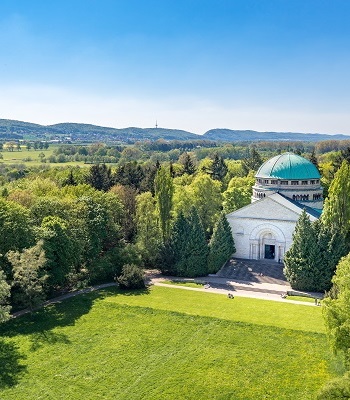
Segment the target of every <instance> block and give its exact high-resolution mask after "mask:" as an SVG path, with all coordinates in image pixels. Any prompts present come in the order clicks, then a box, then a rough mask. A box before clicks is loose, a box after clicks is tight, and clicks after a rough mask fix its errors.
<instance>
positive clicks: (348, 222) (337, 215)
mask: <svg viewBox="0 0 350 400" xmlns="http://www.w3.org/2000/svg"><path fill="white" fill-rule="evenodd" d="M349 193H350V164H349V163H348V162H347V161H343V163H342V165H341V167H340V169H339V170H338V171H337V172H336V174H335V176H334V179H333V181H332V183H331V186H330V188H329V193H328V198H327V199H326V201H325V204H324V209H323V213H322V217H321V218H322V221H323V223H324V224H325V226H327V227H328V228H329V229H331V228H335V229H337V230H339V231H340V233H341V234H342V235H343V236H344V237H345V239H346V242H347V244H348V245H347V250H348V251H349V250H350V246H349V241H350V196H349Z"/></svg>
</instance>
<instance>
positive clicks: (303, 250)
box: [284, 210, 317, 290]
mask: <svg viewBox="0 0 350 400" xmlns="http://www.w3.org/2000/svg"><path fill="white" fill-rule="evenodd" d="M316 252H317V239H316V237H315V234H314V229H313V226H312V224H311V221H310V218H309V216H308V215H307V214H306V212H305V210H304V211H303V212H302V214H301V215H300V218H299V220H298V222H297V224H296V226H295V231H294V233H293V243H292V245H291V247H290V249H289V250H288V251H287V252H286V254H285V255H284V266H285V267H284V274H285V275H286V278H287V280H288V282H289V283H290V284H291V286H292V288H293V289H298V290H315V289H316V285H315V277H316V274H317V270H315V266H314V264H313V262H312V258H313V257H314V255H315V254H316Z"/></svg>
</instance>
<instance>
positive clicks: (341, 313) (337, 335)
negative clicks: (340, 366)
mask: <svg viewBox="0 0 350 400" xmlns="http://www.w3.org/2000/svg"><path fill="white" fill-rule="evenodd" d="M332 282H333V287H332V289H331V291H330V292H329V293H328V296H327V297H326V299H325V300H324V301H323V308H322V309H323V315H324V318H325V323H326V329H327V333H328V335H329V338H330V341H331V344H332V348H333V350H334V351H335V352H337V351H341V352H342V353H343V354H344V360H345V364H346V366H347V368H348V369H349V367H350V253H349V254H348V255H347V256H346V257H344V258H342V259H341V261H340V262H339V264H338V266H337V269H336V273H335V275H334V277H333V279H332Z"/></svg>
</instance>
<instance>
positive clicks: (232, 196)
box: [223, 186, 252, 213]
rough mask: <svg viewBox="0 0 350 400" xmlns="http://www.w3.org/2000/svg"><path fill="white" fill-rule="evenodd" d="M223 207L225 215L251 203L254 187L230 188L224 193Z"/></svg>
mask: <svg viewBox="0 0 350 400" xmlns="http://www.w3.org/2000/svg"><path fill="white" fill-rule="evenodd" d="M223 197H224V201H223V207H224V211H225V213H230V212H232V211H235V210H238V209H239V208H242V207H244V206H246V205H248V204H249V203H250V202H251V197H252V186H250V187H230V188H228V189H227V190H226V191H225V192H224V193H223Z"/></svg>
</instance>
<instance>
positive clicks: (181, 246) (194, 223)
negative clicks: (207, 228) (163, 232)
mask: <svg viewBox="0 0 350 400" xmlns="http://www.w3.org/2000/svg"><path fill="white" fill-rule="evenodd" d="M207 256H208V245H207V242H206V239H205V233H204V230H203V227H202V224H201V222H200V219H199V216H198V213H197V211H196V209H195V208H194V207H192V209H191V211H190V214H189V216H188V217H187V218H186V217H185V216H184V215H183V214H182V213H181V212H180V213H179V214H178V215H177V217H176V219H175V221H174V224H173V226H172V229H171V234H170V236H169V237H168V238H167V239H166V241H165V242H164V243H163V245H162V248H161V250H160V268H161V270H162V272H163V273H165V274H169V275H175V276H186V277H195V276H203V275H206V274H207Z"/></svg>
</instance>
